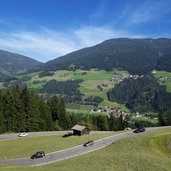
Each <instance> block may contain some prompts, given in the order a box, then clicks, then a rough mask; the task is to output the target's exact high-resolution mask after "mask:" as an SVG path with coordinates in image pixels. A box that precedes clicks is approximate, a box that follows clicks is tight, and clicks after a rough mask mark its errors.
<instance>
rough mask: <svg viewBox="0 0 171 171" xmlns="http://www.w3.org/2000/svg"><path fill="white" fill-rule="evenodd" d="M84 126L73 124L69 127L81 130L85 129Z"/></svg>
mask: <svg viewBox="0 0 171 171" xmlns="http://www.w3.org/2000/svg"><path fill="white" fill-rule="evenodd" d="M85 128H86V126H82V125H75V126H73V127H72V128H71V129H73V130H78V131H82V130H83V129H85Z"/></svg>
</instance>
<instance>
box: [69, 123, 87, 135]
mask: <svg viewBox="0 0 171 171" xmlns="http://www.w3.org/2000/svg"><path fill="white" fill-rule="evenodd" d="M72 130H73V135H79V136H81V135H84V134H89V133H90V129H89V128H88V127H86V126H83V125H75V126H74V127H72Z"/></svg>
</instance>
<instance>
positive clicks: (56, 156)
mask: <svg viewBox="0 0 171 171" xmlns="http://www.w3.org/2000/svg"><path fill="white" fill-rule="evenodd" d="M165 128H171V127H156V128H148V129H147V130H146V132H150V131H156V130H159V129H165ZM53 133H55V132H53ZM62 133H64V132H61V134H62ZM36 134H37V135H39V136H40V133H36ZM55 134H56V133H55ZM58 134H60V133H58ZM29 135H30V134H29ZM47 135H52V132H51V133H50V132H49V134H48V133H47ZM134 135H136V134H135V133H132V132H127V133H121V134H117V135H113V136H110V137H106V138H103V139H99V140H96V141H95V144H94V145H93V146H89V147H84V146H83V145H79V146H75V147H72V148H68V149H65V150H60V151H57V152H53V153H48V154H46V156H45V157H44V158H39V159H34V160H32V159H30V157H28V158H17V159H10V160H0V164H3V165H23V166H24V165H27V166H38V165H46V164H49V163H53V162H56V161H60V160H65V159H68V158H71V157H74V156H78V155H81V154H85V153H89V152H92V151H96V150H98V149H101V148H104V147H106V146H107V145H109V144H111V143H113V142H115V141H117V140H119V139H122V138H127V137H131V136H134ZM33 136H36V135H35V134H34V135H33ZM12 138H13V137H12ZM8 139H9V137H8ZM0 140H4V137H3V138H2V136H0Z"/></svg>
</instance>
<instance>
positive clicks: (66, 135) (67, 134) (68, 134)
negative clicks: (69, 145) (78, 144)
mask: <svg viewBox="0 0 171 171" xmlns="http://www.w3.org/2000/svg"><path fill="white" fill-rule="evenodd" d="M71 135H73V133H72V132H67V133H66V134H64V135H63V136H62V137H69V136H71Z"/></svg>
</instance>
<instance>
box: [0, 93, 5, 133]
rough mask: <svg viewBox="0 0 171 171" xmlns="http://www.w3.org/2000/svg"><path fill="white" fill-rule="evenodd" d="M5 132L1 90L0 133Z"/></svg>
mask: <svg viewBox="0 0 171 171" xmlns="http://www.w3.org/2000/svg"><path fill="white" fill-rule="evenodd" d="M4 131H5V124H4V116H3V103H2V90H0V133H3V132H4Z"/></svg>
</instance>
